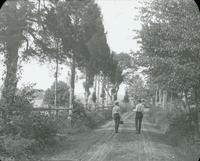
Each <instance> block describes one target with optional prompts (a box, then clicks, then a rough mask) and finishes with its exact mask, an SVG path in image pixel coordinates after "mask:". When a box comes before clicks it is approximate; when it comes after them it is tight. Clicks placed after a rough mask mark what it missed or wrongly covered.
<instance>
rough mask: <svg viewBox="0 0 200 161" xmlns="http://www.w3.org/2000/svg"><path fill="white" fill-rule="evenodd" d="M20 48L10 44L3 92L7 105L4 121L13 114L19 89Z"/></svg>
mask: <svg viewBox="0 0 200 161" xmlns="http://www.w3.org/2000/svg"><path fill="white" fill-rule="evenodd" d="M18 57H19V56H18V47H16V46H15V45H13V46H11V45H9V44H8V47H7V53H6V60H5V65H6V77H5V80H4V86H3V90H2V100H3V102H4V105H5V109H4V119H6V118H7V115H8V114H11V113H12V106H13V103H14V97H15V92H16V88H17V82H18V80H17V68H18Z"/></svg>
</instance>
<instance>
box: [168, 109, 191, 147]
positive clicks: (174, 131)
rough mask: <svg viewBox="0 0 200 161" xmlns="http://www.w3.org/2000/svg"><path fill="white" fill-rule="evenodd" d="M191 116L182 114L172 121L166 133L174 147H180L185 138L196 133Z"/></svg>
mask: <svg viewBox="0 0 200 161" xmlns="http://www.w3.org/2000/svg"><path fill="white" fill-rule="evenodd" d="M189 118H190V117H189V115H188V114H185V113H182V114H179V115H175V116H174V117H173V118H172V119H171V120H170V124H169V127H168V129H167V131H166V133H165V134H166V137H167V138H168V140H169V141H170V142H171V143H172V144H173V145H178V144H179V143H181V142H182V141H183V140H184V139H185V138H187V137H190V136H191V134H192V133H194V126H192V124H191V121H190V119H189Z"/></svg>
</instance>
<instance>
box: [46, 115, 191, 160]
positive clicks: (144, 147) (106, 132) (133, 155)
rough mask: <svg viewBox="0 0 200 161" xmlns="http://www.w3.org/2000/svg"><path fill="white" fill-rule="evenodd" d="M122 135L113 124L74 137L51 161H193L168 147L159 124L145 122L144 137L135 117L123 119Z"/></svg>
mask: <svg viewBox="0 0 200 161" xmlns="http://www.w3.org/2000/svg"><path fill="white" fill-rule="evenodd" d="M123 120H124V125H121V127H120V129H119V133H118V134H115V133H114V130H113V121H110V122H108V123H107V124H105V125H104V126H102V127H101V128H98V129H96V130H94V131H91V132H90V133H83V134H79V135H77V136H73V137H72V138H71V140H70V144H69V146H68V148H67V149H64V150H63V152H61V153H60V154H56V155H55V156H52V157H51V158H49V159H48V160H51V161H189V160H190V159H189V158H187V155H185V154H182V152H181V151H178V150H177V149H176V148H174V147H172V146H171V145H168V143H167V142H166V141H165V137H164V135H163V134H162V133H161V132H160V131H159V129H157V128H156V127H155V125H153V124H151V123H149V122H147V121H146V120H145V121H144V122H143V129H142V130H143V131H142V134H136V132H135V128H134V114H133V113H127V114H125V115H124V116H123Z"/></svg>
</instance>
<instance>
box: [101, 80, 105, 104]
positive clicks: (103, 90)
mask: <svg viewBox="0 0 200 161" xmlns="http://www.w3.org/2000/svg"><path fill="white" fill-rule="evenodd" d="M101 99H102V106H103V107H104V106H105V78H104V77H103V79H102V87H101Z"/></svg>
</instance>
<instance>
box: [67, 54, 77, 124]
mask: <svg viewBox="0 0 200 161" xmlns="http://www.w3.org/2000/svg"><path fill="white" fill-rule="evenodd" d="M75 68H76V66H75V55H74V53H72V63H71V79H70V96H69V117H68V118H69V120H70V123H71V126H72V111H73V107H74V88H75Z"/></svg>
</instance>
